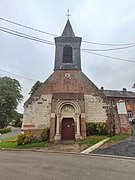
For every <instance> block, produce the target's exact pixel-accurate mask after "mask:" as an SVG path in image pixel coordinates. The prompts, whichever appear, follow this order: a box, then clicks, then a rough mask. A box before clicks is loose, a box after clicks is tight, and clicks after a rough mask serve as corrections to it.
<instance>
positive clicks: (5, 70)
mask: <svg viewBox="0 0 135 180" xmlns="http://www.w3.org/2000/svg"><path fill="white" fill-rule="evenodd" d="M0 71H2V72H4V73H8V74H11V75H14V76H17V77H20V78H23V79H27V80H30V81H34V82H35V81H37V80H35V79H31V78H28V77H24V76H21V75H18V74H15V73H12V72H9V71H6V70H4V69H0Z"/></svg>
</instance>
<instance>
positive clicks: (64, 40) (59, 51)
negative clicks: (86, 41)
mask: <svg viewBox="0 0 135 180" xmlns="http://www.w3.org/2000/svg"><path fill="white" fill-rule="evenodd" d="M54 39H55V46H56V48H55V65H54V70H81V57H80V56H81V55H80V46H81V40H82V38H81V37H76V36H75V34H74V31H73V29H72V26H71V24H70V21H69V19H68V20H67V23H66V26H65V28H64V30H63V33H62V35H61V36H60V37H56V38H54Z"/></svg>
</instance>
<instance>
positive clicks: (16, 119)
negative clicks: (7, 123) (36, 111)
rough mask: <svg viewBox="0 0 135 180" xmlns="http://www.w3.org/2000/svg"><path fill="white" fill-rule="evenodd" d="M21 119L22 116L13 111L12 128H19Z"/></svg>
mask: <svg viewBox="0 0 135 180" xmlns="http://www.w3.org/2000/svg"><path fill="white" fill-rule="evenodd" d="M21 118H23V114H21V113H18V112H17V111H14V118H13V120H12V126H14V127H21V126H22V121H21Z"/></svg>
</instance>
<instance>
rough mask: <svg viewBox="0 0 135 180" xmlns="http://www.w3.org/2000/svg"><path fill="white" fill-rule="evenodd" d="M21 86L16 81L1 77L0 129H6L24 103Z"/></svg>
mask: <svg viewBox="0 0 135 180" xmlns="http://www.w3.org/2000/svg"><path fill="white" fill-rule="evenodd" d="M21 90H22V88H21V85H20V83H19V81H17V80H16V79H12V78H10V77H7V76H5V77H0V127H1V128H3V127H5V126H6V125H7V124H8V123H9V122H10V121H11V120H12V119H13V118H14V113H15V110H16V108H17V106H18V103H19V102H21V101H22V98H23V96H22V95H21Z"/></svg>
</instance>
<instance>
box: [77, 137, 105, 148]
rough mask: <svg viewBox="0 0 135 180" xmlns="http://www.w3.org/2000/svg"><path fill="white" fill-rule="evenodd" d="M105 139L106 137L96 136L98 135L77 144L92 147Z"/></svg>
mask: <svg viewBox="0 0 135 180" xmlns="http://www.w3.org/2000/svg"><path fill="white" fill-rule="evenodd" d="M105 138H107V136H98V135H93V136H88V137H87V139H86V140H81V141H79V144H87V145H89V146H92V145H94V144H96V143H98V142H100V141H102V140H103V139H105Z"/></svg>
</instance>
